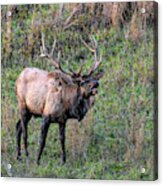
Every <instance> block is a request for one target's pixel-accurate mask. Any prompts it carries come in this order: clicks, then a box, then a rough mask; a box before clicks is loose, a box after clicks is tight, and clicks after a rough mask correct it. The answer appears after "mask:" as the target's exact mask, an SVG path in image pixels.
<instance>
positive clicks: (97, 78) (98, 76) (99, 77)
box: [93, 71, 104, 80]
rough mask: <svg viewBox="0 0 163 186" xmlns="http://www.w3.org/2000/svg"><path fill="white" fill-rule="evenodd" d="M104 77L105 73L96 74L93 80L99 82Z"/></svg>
mask: <svg viewBox="0 0 163 186" xmlns="http://www.w3.org/2000/svg"><path fill="white" fill-rule="evenodd" d="M103 75H104V71H101V72H98V73H96V74H94V76H93V78H94V79H96V80H99V79H101V78H102V76H103Z"/></svg>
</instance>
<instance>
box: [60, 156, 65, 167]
mask: <svg viewBox="0 0 163 186" xmlns="http://www.w3.org/2000/svg"><path fill="white" fill-rule="evenodd" d="M65 163H66V158H65V157H62V158H61V165H64V164H65Z"/></svg>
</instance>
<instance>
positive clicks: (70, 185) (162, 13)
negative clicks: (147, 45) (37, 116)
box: [0, 0, 163, 186]
mask: <svg viewBox="0 0 163 186" xmlns="http://www.w3.org/2000/svg"><path fill="white" fill-rule="evenodd" d="M107 1H110V0H107ZM114 1H118V2H120V1H121V2H123V1H127V0H114ZM129 1H136V0H129ZM60 2H92V0H82V1H81V0H60V1H59V0H27V1H25V0H14V1H12V0H1V2H0V4H1V5H3V4H13V3H14V4H35V3H36V4H38V3H41V4H47V3H60ZM94 2H106V0H98V1H97V0H95V1H94ZM157 2H158V3H159V82H158V84H159V118H158V121H159V133H158V135H159V179H158V180H157V181H155V182H149V181H146V182H142V181H105V180H104V181H103V180H101V181H99V180H66V179H65V180H61V179H42V178H39V179H38V178H37V179H36V178H0V185H1V186H3V185H6V184H7V185H8V186H10V185H12V186H13V185H14V184H15V185H16V186H22V185H26V186H28V185H29V184H30V186H34V185H36V184H38V185H39V186H42V185H46V186H49V185H59V186H63V185H66V186H83V185H88V184H89V186H92V185H96V186H97V185H99V186H106V185H110V186H112V185H124V184H125V185H126V186H130V185H135V184H139V185H140V184H141V185H148V186H149V185H153V184H154V185H155V184H157V185H163V158H162V157H163V147H161V142H163V134H162V135H161V132H163V130H162V129H163V52H161V51H162V49H163V1H162V0H157ZM160 20H161V21H160Z"/></svg>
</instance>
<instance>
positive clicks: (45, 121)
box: [37, 117, 50, 165]
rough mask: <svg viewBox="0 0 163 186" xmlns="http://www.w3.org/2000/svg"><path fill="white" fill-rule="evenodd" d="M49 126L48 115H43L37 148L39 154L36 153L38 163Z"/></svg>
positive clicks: (38, 162)
mask: <svg viewBox="0 0 163 186" xmlns="http://www.w3.org/2000/svg"><path fill="white" fill-rule="evenodd" d="M49 126H50V121H49V117H43V119H42V126H41V135H40V149H39V154H38V158H37V164H38V165H39V164H40V159H41V154H42V152H43V149H44V147H45V143H46V137H47V133H48V129H49Z"/></svg>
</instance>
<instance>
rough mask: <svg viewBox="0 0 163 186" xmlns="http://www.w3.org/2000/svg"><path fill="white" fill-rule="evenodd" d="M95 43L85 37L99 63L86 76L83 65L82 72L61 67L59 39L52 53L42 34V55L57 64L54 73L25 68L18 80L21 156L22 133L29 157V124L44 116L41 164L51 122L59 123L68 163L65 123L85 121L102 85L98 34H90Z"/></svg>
mask: <svg viewBox="0 0 163 186" xmlns="http://www.w3.org/2000/svg"><path fill="white" fill-rule="evenodd" d="M90 41H91V45H92V46H90V45H89V44H87V43H86V42H85V41H84V40H83V39H82V38H81V42H82V43H83V44H84V45H85V47H86V48H87V49H88V50H90V51H91V52H92V53H93V54H94V57H95V63H94V64H93V67H92V68H91V69H90V70H89V72H88V73H87V74H84V75H82V74H81V73H82V65H81V67H80V70H79V71H78V72H74V71H73V70H69V72H68V71H66V70H64V69H63V68H62V67H61V62H60V58H61V50H59V51H58V58H54V55H53V53H54V49H55V46H56V40H54V43H53V46H52V49H51V52H50V53H48V51H47V49H46V47H45V43H44V37H43V35H42V47H41V50H42V54H41V56H45V57H47V58H48V59H50V61H51V63H52V64H53V65H54V66H55V70H54V71H53V72H47V71H45V70H41V69H38V68H25V69H24V70H23V71H22V72H21V74H20V76H19V77H18V79H17V81H16V95H17V99H18V109H19V114H20V119H19V121H18V122H17V124H16V141H17V159H20V158H21V134H23V140H24V148H25V154H26V156H28V154H29V153H28V141H27V139H28V132H27V125H28V122H29V120H30V119H31V117H32V116H38V117H42V125H41V135H40V141H39V143H40V147H39V153H38V157H37V164H39V162H40V158H41V155H42V152H43V149H44V147H45V142H46V137H47V133H48V129H49V126H50V124H51V123H58V124H59V134H60V141H61V147H62V155H61V161H62V163H65V162H66V153H65V125H66V121H67V120H68V119H77V120H78V121H81V120H82V119H83V117H84V116H85V114H86V113H87V111H88V110H89V108H90V107H92V106H93V104H94V99H95V95H96V94H97V88H98V86H99V82H98V80H99V79H100V78H101V77H102V75H103V72H101V71H100V72H97V69H98V67H99V66H100V64H101V61H102V55H100V58H99V57H98V45H97V41H96V40H95V38H94V37H90Z"/></svg>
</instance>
